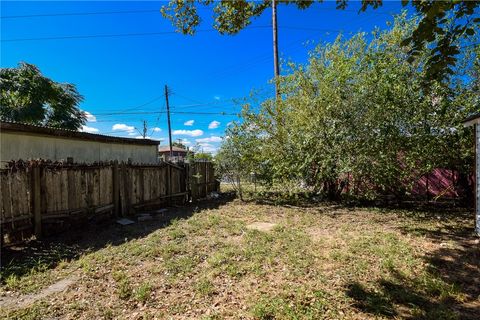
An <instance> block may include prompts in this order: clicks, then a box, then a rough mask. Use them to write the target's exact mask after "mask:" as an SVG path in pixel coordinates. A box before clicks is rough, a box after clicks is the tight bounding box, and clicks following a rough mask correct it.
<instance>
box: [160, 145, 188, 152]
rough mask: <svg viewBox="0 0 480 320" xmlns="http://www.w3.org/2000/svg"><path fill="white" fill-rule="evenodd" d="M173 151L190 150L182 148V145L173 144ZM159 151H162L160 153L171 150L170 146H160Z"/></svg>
mask: <svg viewBox="0 0 480 320" xmlns="http://www.w3.org/2000/svg"><path fill="white" fill-rule="evenodd" d="M172 151H175V152H185V153H187V152H188V150H186V149H183V148H180V147H177V146H172ZM158 152H160V153H164V152H170V146H164V147H160V148H158Z"/></svg>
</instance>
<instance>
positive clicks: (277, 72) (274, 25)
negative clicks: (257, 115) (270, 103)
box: [272, 0, 280, 100]
mask: <svg viewBox="0 0 480 320" xmlns="http://www.w3.org/2000/svg"><path fill="white" fill-rule="evenodd" d="M272 28H273V69H274V70H273V71H274V75H275V94H276V96H277V100H278V98H279V96H280V91H279V88H278V77H279V76H280V66H279V64H278V40H277V0H272Z"/></svg>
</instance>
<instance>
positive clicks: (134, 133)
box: [128, 132, 137, 136]
mask: <svg viewBox="0 0 480 320" xmlns="http://www.w3.org/2000/svg"><path fill="white" fill-rule="evenodd" d="M136 134H137V133H136V132H129V133H128V135H129V136H134V135H136Z"/></svg>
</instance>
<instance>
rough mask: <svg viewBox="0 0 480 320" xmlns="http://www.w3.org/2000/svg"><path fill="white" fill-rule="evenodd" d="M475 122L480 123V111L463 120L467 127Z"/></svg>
mask: <svg viewBox="0 0 480 320" xmlns="http://www.w3.org/2000/svg"><path fill="white" fill-rule="evenodd" d="M474 124H480V112H478V113H475V114H473V115H471V116H470V117H468V118H466V119H465V120H463V125H464V126H465V127H468V126H472V125H474Z"/></svg>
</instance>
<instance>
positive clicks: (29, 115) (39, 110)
mask: <svg viewBox="0 0 480 320" xmlns="http://www.w3.org/2000/svg"><path fill="white" fill-rule="evenodd" d="M0 87H1V91H0V117H1V118H2V119H4V120H8V121H18V122H23V123H29V124H35V125H44V126H50V127H57V128H64V129H71V130H78V129H80V128H81V126H82V125H83V124H85V122H86V115H85V113H84V112H82V111H81V110H80V109H79V106H78V105H79V103H80V102H81V101H82V100H83V97H82V96H81V95H80V94H79V93H78V91H77V89H76V87H75V86H74V85H73V84H69V83H58V82H54V81H53V80H51V79H49V78H47V77H45V76H43V75H42V74H41V72H40V70H39V69H38V68H37V67H36V66H34V65H32V64H28V63H25V62H21V63H19V65H18V67H17V68H2V69H1V70H0Z"/></svg>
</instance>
